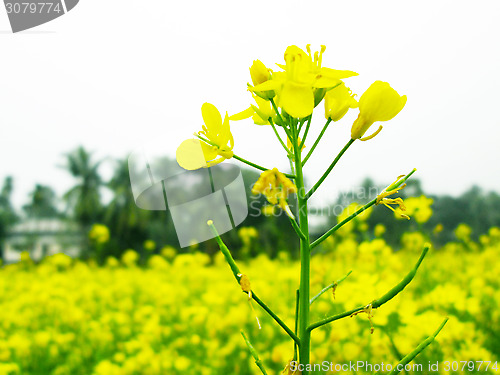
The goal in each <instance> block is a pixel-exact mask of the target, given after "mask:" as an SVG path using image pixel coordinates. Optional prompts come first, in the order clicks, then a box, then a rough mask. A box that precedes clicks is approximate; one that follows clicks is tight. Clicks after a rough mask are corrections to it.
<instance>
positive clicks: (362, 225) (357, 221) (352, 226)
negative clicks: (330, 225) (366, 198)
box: [337, 202, 371, 236]
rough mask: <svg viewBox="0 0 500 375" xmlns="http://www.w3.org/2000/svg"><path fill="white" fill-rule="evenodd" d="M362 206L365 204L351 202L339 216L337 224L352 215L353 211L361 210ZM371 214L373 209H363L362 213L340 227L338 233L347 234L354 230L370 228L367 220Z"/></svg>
mask: <svg viewBox="0 0 500 375" xmlns="http://www.w3.org/2000/svg"><path fill="white" fill-rule="evenodd" d="M362 206H363V205H361V204H359V203H357V202H352V203H351V204H349V205H348V206H347V207H345V208H344V209H343V210H342V212H341V213H340V215H338V216H337V224H338V223H341V222H342V221H344V220H345V219H347V218H348V217H349V216H351V215H352V214H353V213H355V212H356V211H357V210H359V209H360V208H361V207H362ZM370 215H371V210H365V211H363V212H362V213H360V214H359V215H357V216H356V217H355V218H354V219H353V220H351V221H349V222H347V223H346V224H344V225H343V226H342V227H340V229H339V230H338V231H337V233H338V234H339V235H342V236H345V235H348V234H349V233H351V232H353V231H354V230H360V231H364V230H366V229H368V224H367V223H366V220H368V218H369V217H370Z"/></svg>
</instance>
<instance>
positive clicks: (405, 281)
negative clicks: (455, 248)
mask: <svg viewBox="0 0 500 375" xmlns="http://www.w3.org/2000/svg"><path fill="white" fill-rule="evenodd" d="M429 248H430V245H425V246H424V249H423V250H422V254H421V255H420V258H419V259H418V261H417V263H416V264H415V266H414V267H413V268H412V270H411V271H410V272H409V273H408V274H407V275H406V276H405V277H404V278H403V280H401V281H400V282H399V283H398V284H397V285H396V286H395V287H394V288H392V289H391V290H389V291H388V292H387V293H386V294H384V295H383V296H382V297H380V298H379V299H375V300H373V301H372V302H370V303H369V304H368V305H365V306H359V307H356V308H355V309H352V310H349V311H344V312H343V313H340V314H337V315H334V316H331V317H329V318H326V319H323V320H320V321H318V322H316V323H314V324H311V325H310V326H309V328H308V329H309V331H312V330H313V329H315V328H318V327H321V326H323V325H325V324H328V323H331V322H333V321H335V320H339V319H342V318H345V317H347V316H351V315H352V314H354V313H356V312H358V311H361V310H363V309H365V308H366V307H367V306H369V305H371V307H372V309H378V308H379V307H380V306H382V305H383V304H384V303H387V302H389V301H390V300H391V299H393V298H394V297H395V296H397V295H398V294H399V293H400V292H401V291H402V290H403V289H404V288H405V287H406V286H407V285H408V284H409V283H410V282H411V281H412V280H413V278H414V277H415V275H416V273H417V270H418V268H419V267H420V264H422V261H423V260H424V258H425V256H426V255H427V252H428V251H429Z"/></svg>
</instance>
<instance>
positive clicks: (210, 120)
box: [201, 103, 222, 133]
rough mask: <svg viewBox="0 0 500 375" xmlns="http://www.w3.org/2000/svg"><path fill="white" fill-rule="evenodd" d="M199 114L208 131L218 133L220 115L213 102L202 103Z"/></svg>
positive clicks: (220, 121) (220, 122)
mask: <svg viewBox="0 0 500 375" xmlns="http://www.w3.org/2000/svg"><path fill="white" fill-rule="evenodd" d="M201 115H202V116H203V121H204V122H205V126H206V128H207V129H208V132H209V133H211V132H215V133H218V132H219V130H220V128H221V126H222V117H221V115H220V112H219V110H218V109H217V108H216V107H215V106H214V105H213V104H210V103H203V105H202V106H201Z"/></svg>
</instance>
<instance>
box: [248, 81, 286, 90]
mask: <svg viewBox="0 0 500 375" xmlns="http://www.w3.org/2000/svg"><path fill="white" fill-rule="evenodd" d="M280 86H281V82H279V81H277V80H269V81H266V82H263V83H261V84H259V85H256V86H254V87H249V88H248V89H249V90H250V91H270V90H277V89H279V88H280Z"/></svg>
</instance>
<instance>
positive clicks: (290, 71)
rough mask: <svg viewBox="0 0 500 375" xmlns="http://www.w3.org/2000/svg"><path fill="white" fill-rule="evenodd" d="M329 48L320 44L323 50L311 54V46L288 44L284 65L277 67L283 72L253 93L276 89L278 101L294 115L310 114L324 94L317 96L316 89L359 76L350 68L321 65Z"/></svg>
mask: <svg viewBox="0 0 500 375" xmlns="http://www.w3.org/2000/svg"><path fill="white" fill-rule="evenodd" d="M325 49H326V47H325V46H321V51H319V52H315V53H314V58H313V56H312V55H311V50H310V48H309V45H307V52H308V53H305V52H304V51H303V50H302V49H300V48H299V47H297V46H289V47H288V48H287V49H286V51H285V65H280V64H278V66H279V67H280V68H282V69H283V70H284V71H283V72H273V73H272V74H271V79H270V80H267V81H265V82H263V83H261V84H259V85H256V86H255V87H253V88H250V90H251V91H253V92H266V91H270V90H273V91H274V92H275V93H276V94H277V95H278V100H277V101H278V103H279V105H280V106H281V107H282V108H283V109H284V110H285V112H286V113H288V114H289V115H290V116H292V117H297V118H303V117H307V116H309V115H310V114H311V113H312V112H313V109H314V106H315V104H317V103H319V101H321V97H320V98H319V99H318V98H316V99H315V90H317V89H328V88H332V87H335V86H337V85H339V84H340V83H342V81H341V79H342V78H348V77H352V76H355V75H357V73H355V72H352V71H349V70H334V69H330V68H325V67H322V66H321V64H322V57H323V52H325Z"/></svg>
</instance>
